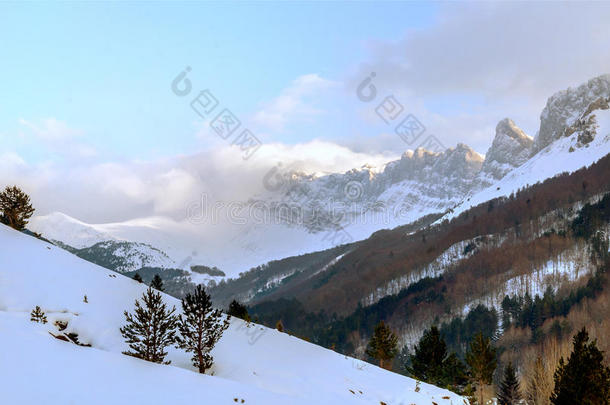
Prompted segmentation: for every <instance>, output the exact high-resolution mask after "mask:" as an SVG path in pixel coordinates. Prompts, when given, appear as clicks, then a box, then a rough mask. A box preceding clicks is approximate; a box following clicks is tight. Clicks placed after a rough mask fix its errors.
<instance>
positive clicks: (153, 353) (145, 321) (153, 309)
mask: <svg viewBox="0 0 610 405" xmlns="http://www.w3.org/2000/svg"><path fill="white" fill-rule="evenodd" d="M142 302H143V303H144V305H142V304H140V302H139V301H138V300H136V309H135V314H134V315H132V314H130V313H129V312H127V311H125V320H126V321H127V324H126V325H125V326H123V327H121V328H120V331H121V334H122V335H123V337H124V338H125V340H126V341H127V343H128V344H129V348H130V349H131V350H130V351H126V352H123V354H127V355H129V356H134V357H137V358H140V359H144V360H148V361H152V362H153V363H163V364H169V363H170V362H169V361H167V362H163V360H164V359H165V356H166V355H167V352H166V351H165V349H166V348H167V346H169V345H171V344H172V343H174V341H175V334H176V331H175V329H176V323H177V318H176V316H175V315H174V312H175V311H176V308H175V307H174V308H172V309H171V310H169V309H167V305H166V304H165V303H164V302H163V299H162V298H161V294H159V293H158V292H155V291H154V290H153V289H152V288H151V287H149V288H148V289H147V290H146V292H145V293H144V294H142Z"/></svg>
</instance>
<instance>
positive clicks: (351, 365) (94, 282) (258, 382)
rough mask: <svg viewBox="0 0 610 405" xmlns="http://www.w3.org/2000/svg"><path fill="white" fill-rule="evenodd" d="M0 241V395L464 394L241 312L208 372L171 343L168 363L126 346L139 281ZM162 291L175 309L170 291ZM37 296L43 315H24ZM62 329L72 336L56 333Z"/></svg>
mask: <svg viewBox="0 0 610 405" xmlns="http://www.w3.org/2000/svg"><path fill="white" fill-rule="evenodd" d="M0 246H2V250H1V251H0V360H1V361H0V380H1V381H2V382H3V385H2V398H3V401H5V402H6V403H12V404H16V403H28V404H34V403H36V404H40V403H76V404H85V403H86V404H108V403H120V404H125V403H130V404H167V403H186V402H189V401H190V402H192V399H193V398H198V399H199V400H201V401H202V402H203V403H209V404H218V405H221V404H234V403H243V404H265V405H267V404H312V403H315V404H338V403H340V404H379V403H386V404H417V405H424V404H430V403H437V404H446V405H457V404H462V403H463V402H462V401H463V400H462V398H461V397H459V396H457V395H455V394H453V393H451V392H449V391H446V390H443V389H440V388H437V387H434V386H431V385H428V384H423V383H422V384H420V383H416V381H415V380H412V379H409V378H406V377H403V376H400V375H398V374H394V373H391V372H388V371H386V370H383V369H380V368H378V367H376V366H374V365H371V364H368V363H365V362H363V361H361V360H357V359H354V358H350V357H347V356H343V355H340V354H338V353H335V352H333V351H331V350H326V349H323V348H321V347H319V346H315V345H313V344H310V343H308V342H305V341H303V340H300V339H298V338H296V337H293V336H290V335H288V334H285V333H280V332H278V331H276V330H272V329H268V328H265V327H262V326H259V325H256V324H246V323H245V322H243V321H241V320H239V319H232V320H231V325H230V327H229V329H228V330H227V331H226V332H225V334H224V335H223V337H222V339H221V340H220V342H219V343H218V344H217V346H216V347H215V348H214V350H213V352H212V354H213V356H214V359H215V364H214V366H213V368H212V369H211V371H210V372H209V373H208V375H201V374H198V373H196V372H195V369H194V368H193V367H192V366H191V361H190V357H191V356H190V355H189V354H187V353H185V352H183V351H180V350H178V349H175V348H171V349H169V354H168V359H169V360H171V362H172V363H171V365H160V364H154V363H149V362H146V361H143V360H139V359H136V358H133V357H129V356H125V355H123V354H121V352H122V351H124V350H126V349H127V345H126V343H125V342H124V340H123V338H122V337H121V334H120V332H119V327H120V326H121V325H122V324H123V323H124V316H123V311H124V310H128V311H133V308H134V301H135V299H137V298H140V297H141V295H142V293H143V292H144V290H145V286H143V285H142V284H140V283H137V282H136V281H133V280H131V279H129V278H126V277H124V276H122V275H120V274H116V273H114V272H112V271H109V270H106V269H104V268H102V267H99V266H97V265H94V264H92V263H89V262H87V261H84V260H82V259H80V258H78V257H76V256H74V255H72V254H69V253H68V252H66V251H64V250H62V249H60V248H58V247H57V246H54V245H51V244H49V243H46V242H43V241H41V240H37V239H36V238H33V237H31V236H28V235H25V234H23V233H20V232H17V231H15V230H13V229H10V228H8V227H6V226H4V225H0ZM85 298H86V299H85ZM163 299H164V301H165V302H166V303H167V304H168V305H169V306H170V307H171V306H176V308H178V310H179V308H180V302H179V301H178V300H176V299H175V298H172V297H170V296H167V295H164V296H163ZM36 306H40V308H41V309H42V311H44V312H45V314H46V317H47V319H48V323H46V324H41V323H34V322H31V321H30V311H31V310H32V309H33V308H34V307H36ZM67 334H72V335H71V336H74V334H76V336H77V338H78V339H77V340H78V342H79V343H80V345H77V344H74V343H71V342H68V341H64V340H62V339H60V338H61V337H64V338H65V336H66V335H67ZM57 337H59V338H57ZM88 345H90V346H89V347H86V346H88ZM100 375H103V376H104V379H103V381H102V380H100V379H99V378H97V377H98V376H100ZM151 387H154V388H152V389H151ZM416 387H418V388H417V389H416Z"/></svg>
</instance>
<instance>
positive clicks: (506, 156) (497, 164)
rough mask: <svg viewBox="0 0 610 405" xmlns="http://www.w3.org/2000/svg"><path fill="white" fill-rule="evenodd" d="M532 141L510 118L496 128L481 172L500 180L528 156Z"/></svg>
mask: <svg viewBox="0 0 610 405" xmlns="http://www.w3.org/2000/svg"><path fill="white" fill-rule="evenodd" d="M533 143H534V139H533V138H532V137H531V136H529V135H527V134H526V133H525V132H523V131H522V130H521V128H519V127H518V126H517V125H516V124H515V123H514V122H513V120H511V119H510V118H505V119H503V120H502V121H500V122H499V123H498V125H497V126H496V136H495V138H494V140H493V143H492V144H491V147H490V148H489V150H488V151H487V154H486V155H485V162H484V163H483V167H482V171H483V172H485V173H488V174H491V176H492V177H493V178H495V179H501V178H502V177H504V175H505V174H506V173H508V172H509V171H510V170H512V169H514V168H515V167H518V166H521V165H522V164H523V163H525V161H527V159H528V158H529V156H530V153H531V148H532V145H533Z"/></svg>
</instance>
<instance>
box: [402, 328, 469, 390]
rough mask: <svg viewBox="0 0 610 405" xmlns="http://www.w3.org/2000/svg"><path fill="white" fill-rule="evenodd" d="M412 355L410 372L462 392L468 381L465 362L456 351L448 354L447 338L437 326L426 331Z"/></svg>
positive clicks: (422, 378)
mask: <svg viewBox="0 0 610 405" xmlns="http://www.w3.org/2000/svg"><path fill="white" fill-rule="evenodd" d="M414 351H415V353H414V354H413V355H412V356H411V357H410V361H411V367H409V368H408V372H409V374H410V375H411V376H412V377H414V378H416V379H419V380H422V381H424V382H427V383H429V384H434V385H438V386H440V387H448V388H451V389H452V390H454V391H456V392H461V391H462V389H463V386H464V385H465V384H466V382H467V376H466V374H465V372H464V364H463V363H462V362H461V361H460V359H459V358H458V357H457V355H456V354H455V353H451V354H450V355H448V353H447V345H446V344H445V340H444V339H443V338H442V337H441V334H440V332H439V330H438V328H437V327H436V326H432V327H431V328H430V329H429V330H426V331H425V332H424V335H423V336H422V337H421V339H420V340H419V342H418V343H417V345H415V348H414Z"/></svg>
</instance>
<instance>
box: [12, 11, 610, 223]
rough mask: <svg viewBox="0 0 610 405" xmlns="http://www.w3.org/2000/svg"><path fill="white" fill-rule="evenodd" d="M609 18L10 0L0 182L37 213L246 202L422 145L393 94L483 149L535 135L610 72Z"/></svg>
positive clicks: (455, 138)
mask: <svg viewBox="0 0 610 405" xmlns="http://www.w3.org/2000/svg"><path fill="white" fill-rule="evenodd" d="M608 20H610V3H601V2H595V3H585V2H577V3H567V2H562V3H550V2H534V3H533V2H481V3H458V2H443V3H432V2H421V3H418V2H402V3H401V2H258V3H248V2H224V3H211V2H188V3H180V2H169V3H161V2H155V3H152V2H137V3H136V2H134V3H128V2H117V3H109V2H104V3H97V2H80V3H57V2H44V3H6V2H2V3H0V61H1V62H0V94H2V97H0V179H3V180H4V182H6V183H7V184H8V183H11V184H12V183H15V184H20V185H21V186H22V187H24V188H25V189H26V190H27V191H28V192H29V193H30V194H31V195H32V196H33V198H34V200H35V201H38V204H37V208H38V211H37V212H38V213H39V214H44V213H48V212H51V211H62V212H66V213H68V214H70V215H72V216H75V217H77V218H79V219H82V220H85V221H90V222H107V221H118V220H126V219H130V218H135V217H142V216H150V215H160V216H165V215H167V216H171V217H173V218H179V217H180V215H182V214H183V213H184V206H185V205H186V204H188V202H189V201H192V200H193V199H196V198H197V196H198V195H199V194H200V193H201V192H206V193H208V194H211V195H219V196H222V198H225V199H243V198H248V197H250V196H251V195H252V193H255V192H257V187H258V188H260V187H261V178H262V176H263V175H264V174H265V173H267V172H268V170H269V168H270V167H272V166H274V165H275V164H277V163H278V162H284V163H289V164H292V163H294V162H297V163H298V164H299V167H300V168H301V169H303V170H306V171H309V172H337V171H339V172H340V171H345V170H348V169H351V168H354V167H360V166H361V165H363V164H372V165H381V164H383V163H385V162H387V161H389V160H391V159H396V158H397V157H398V156H400V154H401V153H403V152H404V151H405V150H406V149H412V148H414V147H416V146H418V145H417V144H405V142H403V141H402V140H401V139H400V138H399V137H398V136H397V135H396V134H395V133H394V125H395V123H392V124H385V123H384V122H383V121H382V120H381V119H380V118H379V117H378V116H377V115H376V114H375V108H376V106H377V105H378V104H379V103H380V101H381V100H382V99H384V98H385V97H387V96H389V95H393V96H394V97H396V100H397V101H398V102H399V103H400V104H401V105H402V106H403V108H404V111H403V112H402V115H401V116H400V117H401V118H400V120H402V117H404V116H405V115H406V114H413V115H415V116H416V117H417V118H418V119H419V120H420V121H421V122H422V123H423V124H424V125H425V127H426V136H428V135H434V136H436V137H437V138H438V139H439V140H440V141H441V142H442V143H443V144H444V146H446V147H452V146H454V145H456V144H457V143H460V142H461V143H466V144H468V145H470V146H471V147H473V148H474V149H475V150H476V151H478V152H480V153H485V152H486V150H487V148H488V147H489V146H490V144H491V142H492V140H493V137H494V134H495V127H496V124H497V123H498V122H499V121H500V120H502V119H504V118H506V117H510V118H512V119H513V120H514V121H515V122H516V123H517V125H519V126H521V127H522V128H523V129H524V130H525V132H526V133H528V134H530V135H531V136H535V135H536V131H537V129H538V125H539V116H540V112H541V111H542V109H543V108H544V106H545V103H546V100H547V98H548V97H549V96H551V95H552V94H553V93H555V92H556V91H559V90H562V89H565V88H567V87H569V86H575V85H579V84H581V83H583V82H585V81H586V80H588V79H590V78H592V77H594V76H597V75H600V74H603V73H610V68H609V67H610V53H608V49H610V25H609V24H608V23H607V22H608ZM186 66H190V67H191V68H192V70H191V72H190V73H189V75H188V78H189V80H191V82H192V85H193V92H192V94H190V95H189V97H183V98H180V97H177V96H176V95H175V94H174V93H173V92H172V91H171V82H172V80H173V79H174V78H175V77H176V76H177V75H178V74H179V73H180V72H181V71H182V70H183V69H185V67H186ZM371 72H375V73H376V77H375V79H374V82H373V83H374V86H375V88H376V89H377V90H378V92H377V98H376V99H375V100H374V101H372V102H368V103H365V102H361V101H360V100H358V98H357V97H356V92H355V90H356V88H357V87H358V85H359V84H360V83H362V81H363V80H364V79H365V78H366V77H368V76H369V75H370V74H371ZM203 89H209V90H210V91H211V92H212V93H213V94H214V96H215V97H216V98H217V99H218V100H219V101H220V105H221V108H229V109H230V110H232V111H233V113H234V114H235V115H236V116H237V117H238V118H239V119H240V120H241V121H242V124H243V127H247V128H248V129H250V130H251V131H252V132H253V133H254V134H255V135H256V136H258V137H259V138H260V139H261V140H262V141H263V147H261V149H260V151H258V152H257V153H256V155H254V157H253V158H252V159H250V160H248V161H244V160H243V159H242V158H241V155H240V154H239V153H238V152H236V150H235V147H232V146H231V145H230V144H229V143H228V142H226V141H224V140H222V139H221V138H219V137H218V136H217V135H216V134H214V133H213V132H212V131H211V130H210V129H209V119H208V120H203V119H200V118H199V117H198V116H197V115H196V114H195V113H194V112H193V110H192V109H191V108H190V107H189V102H190V99H191V98H192V97H193V96H194V95H195V94H196V93H197V92H198V91H200V90H203ZM214 114H215V113H214ZM418 142H419V141H418ZM1 186H3V184H0V187H1ZM167 190H172V192H171V193H168V192H167Z"/></svg>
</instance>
